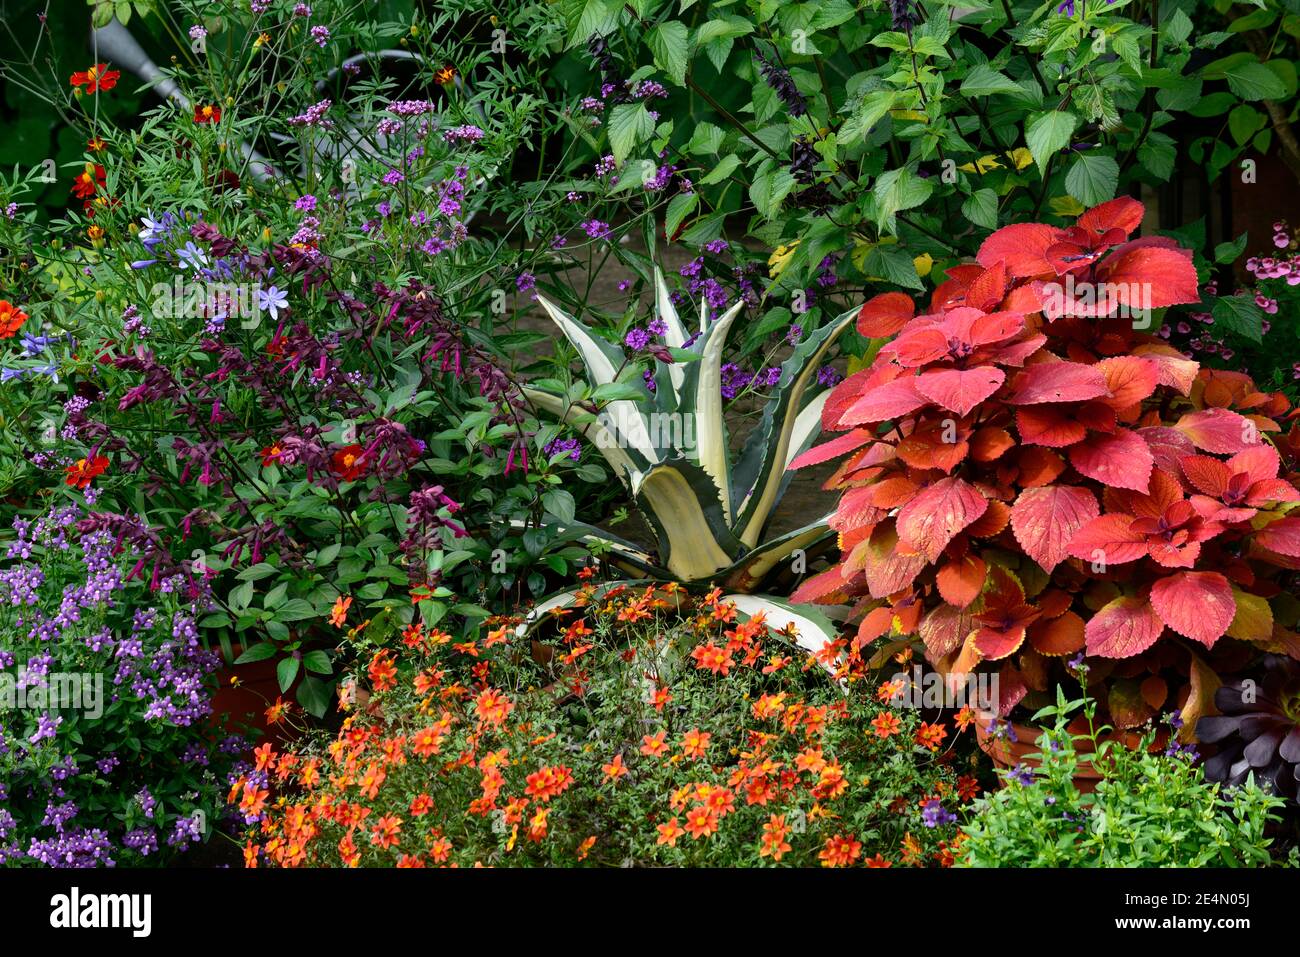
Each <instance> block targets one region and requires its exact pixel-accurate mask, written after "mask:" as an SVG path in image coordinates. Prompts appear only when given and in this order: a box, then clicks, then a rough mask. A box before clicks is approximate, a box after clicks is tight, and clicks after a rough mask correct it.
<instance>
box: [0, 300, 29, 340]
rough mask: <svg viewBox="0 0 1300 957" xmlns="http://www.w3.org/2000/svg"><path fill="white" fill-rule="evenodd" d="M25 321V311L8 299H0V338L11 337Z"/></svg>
mask: <svg viewBox="0 0 1300 957" xmlns="http://www.w3.org/2000/svg"><path fill="white" fill-rule="evenodd" d="M26 321H27V313H25V312H23V311H22V310H21V309H19V308H18V307H17V306H15V305H14V304H13V303H11V302H10V301H9V300H8V299H0V339H12V338H13V337H14V336H16V335H17V334H18V330H19V329H21V328H22V327H23V323H24V322H26Z"/></svg>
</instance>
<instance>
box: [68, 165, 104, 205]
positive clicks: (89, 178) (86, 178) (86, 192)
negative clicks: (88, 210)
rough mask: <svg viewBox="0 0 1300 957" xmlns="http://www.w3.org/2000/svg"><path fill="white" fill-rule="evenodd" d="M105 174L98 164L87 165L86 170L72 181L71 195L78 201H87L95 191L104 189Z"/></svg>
mask: <svg viewBox="0 0 1300 957" xmlns="http://www.w3.org/2000/svg"><path fill="white" fill-rule="evenodd" d="M106 176H107V174H106V173H105V171H104V167H102V166H100V165H99V164H98V163H95V164H91V163H87V164H86V168H85V169H83V170H82V171H81V172H80V173H78V174H77V177H76V179H74V180H73V181H72V195H73V196H76V197H77V198H78V199H89V198H90V197H92V196H94V195H95V191H96V190H99V189H103V188H104V184H105V181H106Z"/></svg>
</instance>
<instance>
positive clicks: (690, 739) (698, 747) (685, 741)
mask: <svg viewBox="0 0 1300 957" xmlns="http://www.w3.org/2000/svg"><path fill="white" fill-rule="evenodd" d="M711 737H713V735H711V734H709V733H708V732H707V731H701V730H700V729H699V728H691V730H689V731H687V732H686V733H685V734H684V735H682V754H683V755H685V756H686V757H687V758H692V759H694V758H702V757H704V752H705V751H706V750H707V749H708V747H709V739H710V738H711Z"/></svg>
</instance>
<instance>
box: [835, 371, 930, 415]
mask: <svg viewBox="0 0 1300 957" xmlns="http://www.w3.org/2000/svg"><path fill="white" fill-rule="evenodd" d="M926 401H927V400H926V398H925V396H923V395H921V394H920V393H919V392H917V391H916V377H915V376H910V375H909V376H905V377H903V378H901V379H895V380H894V381H893V382H886V383H884V384H883V385H878V386H876V387H875V388H874V389H871V390H870V391H869V392H867V393H866V394H865V395H864V396H863V397H862V398H860V399H859V400H858V401H857V402H855V403H854V404H853V405H851V406H849V408H848V411H846V412H845V413H844V415H843V416H841V417H840V425H864V424H867V423H876V422H885V421H887V420H889V419H896V418H898V417H899V416H902V415H907V413H909V412H915V411H916V410H917V409H919V408H920V407H921V406H923V405H925V403H926Z"/></svg>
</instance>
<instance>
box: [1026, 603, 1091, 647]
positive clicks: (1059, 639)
mask: <svg viewBox="0 0 1300 957" xmlns="http://www.w3.org/2000/svg"><path fill="white" fill-rule="evenodd" d="M1029 644H1030V645H1031V646H1032V647H1033V649H1034V650H1035V651H1037V652H1038V653H1039V654H1040V655H1047V656H1048V657H1049V658H1061V657H1064V656H1065V655H1072V654H1074V653H1075V652H1076V651H1079V650H1080V649H1082V648H1083V645H1084V637H1083V619H1082V618H1080V617H1079V616H1078V615H1076V614H1075V613H1074V612H1072V611H1067V612H1065V613H1064V614H1062V615H1058V616H1057V617H1055V618H1052V619H1050V620H1048V621H1043V620H1042V619H1039V620H1038V621H1036V622H1034V623H1033V624H1032V625H1031V626H1030V627H1029Z"/></svg>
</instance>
